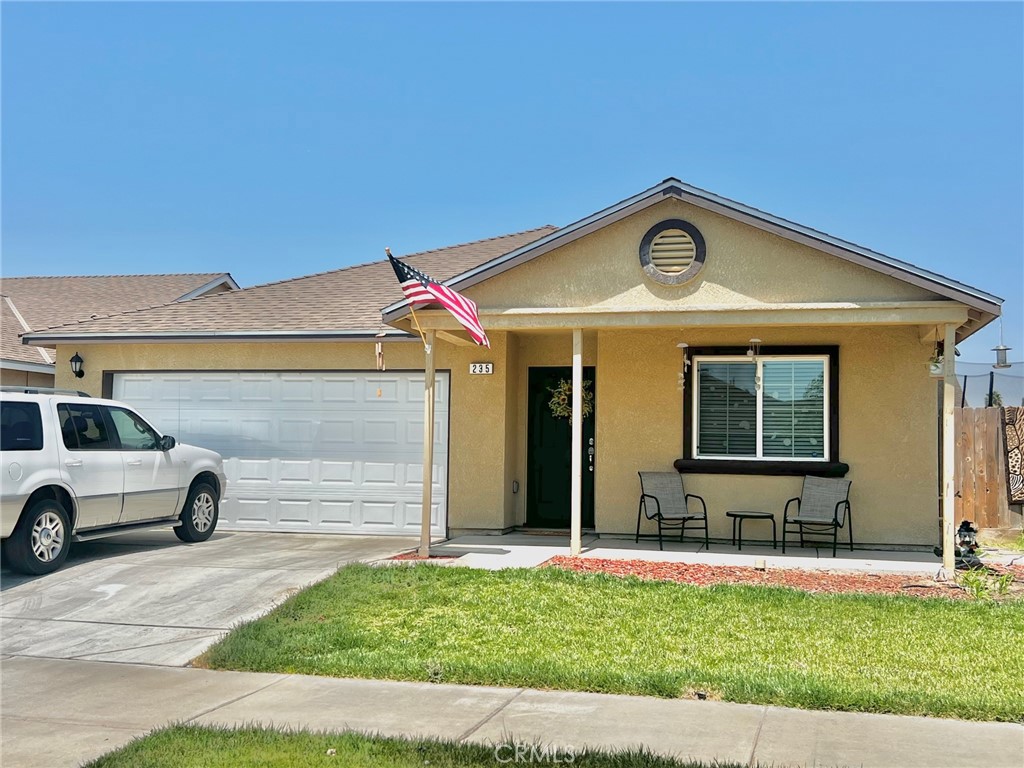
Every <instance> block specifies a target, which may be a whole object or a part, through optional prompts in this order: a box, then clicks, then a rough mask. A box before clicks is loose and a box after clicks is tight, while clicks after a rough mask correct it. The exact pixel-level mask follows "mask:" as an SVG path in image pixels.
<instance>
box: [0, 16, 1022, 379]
mask: <svg viewBox="0 0 1024 768" xmlns="http://www.w3.org/2000/svg"><path fill="white" fill-rule="evenodd" d="M0 13H2V19H0V21H2V67H3V69H2V118H3V133H2V151H3V157H2V159H3V166H2V214H3V222H2V223H3V231H2V246H3V254H2V256H3V262H2V270H3V274H5V275H26V274H98V273H99V274H103V273H129V272H130V273H135V272H168V271H170V272H178V271H198V272H206V271H221V270H223V271H230V272H231V273H232V274H233V275H234V276H235V278H236V279H237V280H238V281H239V282H240V283H241V284H242V285H252V284H256V283H260V282H266V281H270V280H276V279H281V278H287V277H293V276H296V275H301V274H307V273H311V272H318V271H323V270H328V269H334V268H337V267H341V266H345V265H347V264H352V263H358V262H364V261H368V260H374V259H377V258H380V257H381V256H382V249H383V247H384V246H385V245H390V246H391V247H392V249H393V250H394V251H395V253H396V254H403V253H410V252H414V251H417V250H422V249H426V248H432V247H438V246H443V245H446V244H451V243H455V242H463V241H467V240H474V239H478V238H484V237H490V236H494V235H498V234H503V233H506V232H512V231H517V230H522V229H528V228H532V227H536V226H540V225H542V224H549V223H550V224H567V223H569V222H571V221H574V220H576V219H578V218H581V217H583V216H585V215H587V214H589V213H592V212H593V211H595V210H598V209H600V208H602V207H604V206H606V205H608V204H611V203H613V202H616V201H618V200H620V199H622V198H624V197H627V196H629V195H631V194H633V193H635V192H637V191H640V190H642V189H644V188H646V187H649V186H651V185H652V184H655V183H657V182H658V181H660V180H661V179H663V178H665V177H667V176H677V177H679V178H681V179H683V180H684V181H687V182H689V183H691V184H695V185H697V186H700V187H703V188H705V189H709V190H711V191H714V192H717V193H719V194H722V195H725V196H727V197H731V198H733V199H736V200H739V201H742V202H744V203H747V204H750V205H753V206H756V207H758V208H762V209H764V210H767V211H770V212H772V213H774V214H777V215H780V216H784V217H786V218H789V219H792V220H794V221H797V222H800V223H802V224H806V225H808V226H812V227H815V228H817V229H821V230H824V231H826V232H829V233H830V234H833V235H836V236H839V237H843V238H846V239H849V240H852V241H853V242H856V243H859V244H862V245H865V246H868V247H871V248H874V249H876V250H879V251H881V252H883V253H886V254H888V255H890V256H893V257H896V258H899V259H903V260H906V261H910V262H912V263H914V264H917V265H919V266H921V267H925V268H927V269H931V270H934V271H937V272H940V273H942V274H945V275H948V276H950V277H953V278H955V279H958V280H961V281H963V282H966V283H969V284H972V285H975V286H977V287H979V288H982V289H985V290H987V291H990V292H993V293H995V294H997V295H999V296H1002V297H1003V298H1005V299H1006V304H1005V305H1004V306H1005V320H1004V323H1005V333H1006V343H1007V344H1009V345H1010V346H1012V347H1014V352H1012V353H1011V358H1012V359H1014V360H1019V359H1022V358H1024V315H1022V309H1021V307H1022V294H1024V95H1022V94H1024V75H1022V71H1024V48H1022V40H1024V6H1022V5H1021V4H1020V3H997V4H983V3H970V4H956V3H941V4H926V3H914V4H874V3H870V4H868V3H865V4H824V3H815V4H811V3H795V4H768V3H764V4H740V3H722V4H714V5H712V4H697V3H680V4H651V5H636V4H632V5H619V4H582V3H580V4H559V5H538V4H507V5H495V4H486V5H485V4H451V5H432V4H414V5H400V4H377V5H361V4H327V3H314V4H305V5H277V4H262V3H260V4H256V3H228V4H210V5H208V4H197V3H168V4H156V3H139V4H123V3H113V4H12V3H9V2H5V3H4V4H3V6H2V10H0ZM997 341H998V331H997V329H996V326H991V327H990V328H988V329H986V330H985V331H982V332H981V333H979V334H978V335H977V336H976V337H974V339H972V340H969V341H968V342H967V343H965V344H964V345H963V346H962V348H961V349H962V352H963V353H964V358H963V359H969V360H978V361H988V360H990V359H991V353H989V352H988V349H989V347H991V346H993V345H994V344H995V343H997Z"/></svg>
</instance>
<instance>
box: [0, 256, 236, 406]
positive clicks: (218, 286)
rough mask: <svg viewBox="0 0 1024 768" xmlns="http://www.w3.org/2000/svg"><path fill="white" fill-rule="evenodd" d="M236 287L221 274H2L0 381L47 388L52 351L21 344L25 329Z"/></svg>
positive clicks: (52, 380) (228, 277)
mask: <svg viewBox="0 0 1024 768" xmlns="http://www.w3.org/2000/svg"><path fill="white" fill-rule="evenodd" d="M237 289H238V284H237V283H235V281H234V280H233V279H232V278H231V275H229V274H227V273H224V272H220V273H212V272H211V273H205V274H179V275H98V276H83V277H71V276H68V277H4V278H3V279H2V280H0V313H2V314H0V384H5V385H17V386H31V387H52V386H53V383H54V355H55V351H54V350H53V349H52V348H49V349H48V348H45V347H30V346H25V345H24V344H22V343H21V335H22V334H23V333H25V332H26V331H30V330H41V329H46V328H51V327H54V326H61V325H66V324H68V323H75V322H81V321H85V320H89V319H91V318H94V317H105V316H106V315H111V314H114V313H115V312H124V311H125V310H129V309H142V308H145V307H155V306H162V305H164V304H168V303H170V302H172V301H185V300H186V299H191V298H195V297H197V296H206V295H209V294H212V293H220V292H223V291H234V290H237ZM63 362H65V363H66V362H67V361H66V360H65V361H63Z"/></svg>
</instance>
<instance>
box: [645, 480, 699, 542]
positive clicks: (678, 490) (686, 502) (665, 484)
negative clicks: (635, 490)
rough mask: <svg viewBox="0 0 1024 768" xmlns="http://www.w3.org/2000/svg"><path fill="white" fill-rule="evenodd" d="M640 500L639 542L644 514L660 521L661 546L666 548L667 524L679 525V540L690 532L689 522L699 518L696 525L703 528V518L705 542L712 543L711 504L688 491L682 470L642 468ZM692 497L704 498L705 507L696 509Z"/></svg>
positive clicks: (659, 535)
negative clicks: (710, 529) (664, 470)
mask: <svg viewBox="0 0 1024 768" xmlns="http://www.w3.org/2000/svg"><path fill="white" fill-rule="evenodd" d="M638 474H639V475H640V504H639V505H638V506H637V510H636V542H639V541H640V523H641V522H642V520H643V516H644V515H646V516H647V519H648V520H656V521H657V523H658V549H664V548H665V546H664V542H663V540H662V529H663V528H669V529H671V528H679V541H682V540H683V537H684V536H685V535H686V524H687V523H689V522H691V521H697V523H698V524H697V525H694V526H693V528H695V529H697V530H700V528H701V527H702V526H701V525H700V523H701V522H703V528H704V546H705V547H707V545H708V508H707V505H706V504H705V503H704V499H702V498H701V497H700V496H697V495H696V494H693V493H687V492H686V489H685V487H684V486H683V476H682V475H681V474H679V473H678V472H639V473H638ZM690 499H695V500H696V501H699V502H700V507H701V511H700V512H699V513H698V512H695V511H694V510H693V509H692V508H691V506H690Z"/></svg>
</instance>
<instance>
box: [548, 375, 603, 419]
mask: <svg viewBox="0 0 1024 768" xmlns="http://www.w3.org/2000/svg"><path fill="white" fill-rule="evenodd" d="M593 383H594V382H592V381H584V382H583V418H584V419H586V418H588V417H589V416H590V415H591V414H592V413H593V412H594V388H593ZM548 392H550V393H551V399H550V400H549V401H548V407H549V408H550V409H551V415H552V416H554V417H555V418H556V419H571V418H572V382H571V381H569V380H567V379H562V380H560V381H559V382H558V386H555V387H548Z"/></svg>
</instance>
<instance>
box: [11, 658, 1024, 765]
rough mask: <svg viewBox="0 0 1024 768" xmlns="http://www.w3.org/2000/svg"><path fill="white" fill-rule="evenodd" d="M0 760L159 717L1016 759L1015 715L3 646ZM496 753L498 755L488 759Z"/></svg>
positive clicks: (715, 751) (501, 737)
mask: <svg viewBox="0 0 1024 768" xmlns="http://www.w3.org/2000/svg"><path fill="white" fill-rule="evenodd" d="M0 674H2V680H3V700H2V710H0V720H2V744H3V746H2V750H3V752H2V760H3V764H4V765H5V766H6V765H11V766H19V767H20V768H35V767H36V766H39V767H40V768H42V767H43V766H45V767H46V768H51V767H52V766H59V765H67V766H74V765H78V764H80V763H82V762H84V761H87V760H90V759H93V758H95V757H98V756H99V755H101V754H103V753H105V752H107V751H110V750H112V749H115V748H116V747H118V746H121V745H122V744H124V743H126V742H128V741H129V740H131V739H132V738H133V737H135V736H138V735H142V734H144V733H146V732H147V731H149V730H151V729H153V728H158V727H160V726H163V725H166V724H167V723H169V722H194V723H199V724H204V725H226V726H230V725H244V724H253V723H258V724H262V725H268V726H270V725H273V726H275V727H288V728H306V729H311V730H343V729H355V730H360V731H366V732H372V733H379V734H382V735H387V736H434V737H439V738H444V739H452V740H465V741H473V742H483V743H494V744H501V743H507V742H508V741H509V739H510V738H512V739H515V740H516V741H527V742H533V741H534V740H540V741H542V742H544V743H545V744H548V745H551V746H563V747H570V746H571V747H575V748H579V747H582V746H593V747H626V746H636V745H639V744H644V745H647V746H648V747H649V748H650V749H652V750H654V751H655V752H659V753H662V754H667V755H676V756H679V757H691V758H695V759H700V760H703V761H705V762H706V763H708V764H711V763H712V762H713V761H714V760H719V761H736V762H740V763H745V764H749V765H754V764H758V763H759V764H761V765H771V766H774V767H775V768H780V767H781V766H792V765H799V766H822V767H825V766H863V768H897V767H899V768H932V767H933V766H939V765H985V766H991V767H992V768H1001V767H1002V766H1006V768H1020V766H1021V765H1024V726H1021V725H1017V724H1005V723H972V722H964V721H959V720H940V719H936V718H923V717H897V716H893V715H865V714H855V713H843V712H811V711H804V710H798V709H784V708H781V707H764V706H757V705H750V704H727V703H724V702H712V701H689V700H685V701H684V700H666V699H654V698H646V697H639V696H611V695H605V694H592V693H566V692H555V691H536V690H529V689H521V688H485V687H475V686H461V685H433V684H429V683H399V682H387V681H374V680H347V679H333V678H319V677H306V676H301V675H279V674H255V673H244V672H211V671H208V670H201V669H187V668H170V667H155V666H143V665H137V664H124V663H110V662H97V661H75V660H65V659H41V658H29V657H20V656H18V657H15V656H7V657H4V658H3V659H2V660H0ZM495 765H497V763H495Z"/></svg>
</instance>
